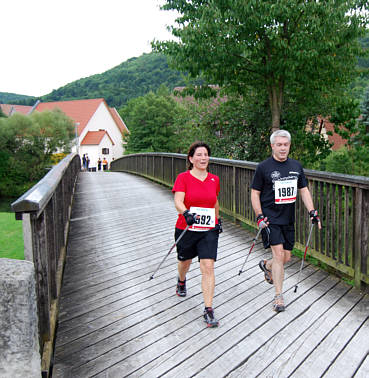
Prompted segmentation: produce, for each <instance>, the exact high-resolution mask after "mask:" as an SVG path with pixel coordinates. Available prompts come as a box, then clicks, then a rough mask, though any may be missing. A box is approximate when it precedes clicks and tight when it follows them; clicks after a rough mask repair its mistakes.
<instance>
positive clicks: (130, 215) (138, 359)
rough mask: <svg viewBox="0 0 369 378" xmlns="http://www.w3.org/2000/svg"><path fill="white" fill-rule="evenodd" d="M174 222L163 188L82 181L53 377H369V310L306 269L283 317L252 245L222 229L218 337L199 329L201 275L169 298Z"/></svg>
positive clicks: (98, 177) (340, 286) (120, 176)
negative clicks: (183, 295)
mask: <svg viewBox="0 0 369 378" xmlns="http://www.w3.org/2000/svg"><path fill="white" fill-rule="evenodd" d="M176 216H177V215H176V211H175V208H174V204H173V197H172V194H171V192H170V190H168V188H165V187H163V186H160V185H157V184H155V183H152V182H150V181H148V180H146V179H144V178H141V177H137V176H133V175H129V174H124V173H113V172H101V173H100V172H99V173H94V172H91V173H81V174H80V176H79V179H78V183H77V189H76V195H75V200H74V204H73V211H72V219H71V227H70V234H69V241H68V251H67V263H66V267H65V273H64V280H63V287H62V297H61V308H60V314H59V326H58V332H57V338H56V346H55V358H54V369H53V377H127V376H132V377H161V376H165V377H181V378H182V377H193V376H197V377H212V378H217V377H225V376H228V377H309V378H310V377H322V376H325V377H340V378H341V377H353V376H355V377H369V357H368V352H369V341H368V340H369V298H368V295H363V294H362V293H360V292H359V291H358V290H356V289H353V288H352V287H350V286H348V285H347V284H345V283H342V282H340V280H339V279H337V278H335V277H333V276H330V275H329V274H327V273H326V272H323V271H320V270H318V269H317V268H315V267H313V266H309V264H305V268H304V269H303V272H302V274H301V277H302V279H303V281H302V282H301V284H300V285H299V288H298V291H297V293H294V292H293V289H294V285H295V284H296V279H297V274H298V271H299V267H300V261H299V260H297V259H296V258H293V259H292V261H291V262H290V263H289V264H288V266H287V268H286V277H285V284H284V296H285V301H286V304H287V308H286V311H285V312H284V313H279V314H276V313H275V312H273V311H272V298H273V286H271V285H269V284H267V283H266V282H265V281H264V278H263V274H262V272H261V271H260V269H259V267H258V262H259V260H260V259H261V258H263V257H269V256H270V251H269V250H267V251H266V250H264V249H263V248H262V247H261V245H257V246H256V248H255V249H254V250H253V252H252V254H251V256H250V258H249V260H248V262H247V264H246V266H245V268H244V269H245V271H244V273H243V274H241V275H240V276H239V275H238V271H239V269H240V267H241V266H242V263H243V261H244V258H245V254H246V252H247V251H248V249H249V247H250V244H251V243H250V239H251V238H252V237H253V236H254V235H253V234H250V233H248V232H246V231H245V230H244V229H242V228H241V227H240V226H237V225H234V224H232V223H230V222H225V225H224V233H223V234H221V235H220V239H219V251H218V256H219V257H218V261H217V262H216V264H215V266H216V268H215V274H216V289H215V298H214V308H215V311H216V316H217V317H218V318H219V320H220V327H219V328H214V329H208V328H206V327H205V325H204V323H203V320H202V316H201V315H202V311H203V300H202V294H201V290H200V280H201V275H200V271H199V264H198V262H197V261H194V262H193V264H192V268H191V270H190V272H189V274H188V295H187V297H186V298H179V297H178V296H176V295H175V284H176V276H177V275H176V253H175V251H173V253H172V254H171V255H170V256H169V257H168V259H167V260H166V261H165V263H164V264H163V266H162V268H161V269H160V270H159V271H158V273H157V274H156V275H155V278H154V279H153V280H149V277H150V275H151V273H152V272H153V271H154V270H155V269H156V267H157V266H158V264H159V263H160V261H161V260H162V259H163V258H164V256H165V254H166V253H167V252H168V250H169V248H170V247H171V245H172V244H173V237H174V223H175V219H176Z"/></svg>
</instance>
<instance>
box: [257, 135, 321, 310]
mask: <svg viewBox="0 0 369 378" xmlns="http://www.w3.org/2000/svg"><path fill="white" fill-rule="evenodd" d="M270 144H271V148H272V156H271V157H270V158H268V159H266V160H264V161H262V162H261V163H260V164H259V165H258V167H257V168H256V171H255V175H254V178H253V181H252V184H251V203H252V207H253V209H254V212H255V215H256V217H257V218H256V219H257V222H258V226H259V228H261V229H262V238H263V244H264V247H265V248H269V247H271V249H272V259H271V260H261V261H260V263H259V267H260V269H261V270H262V271H263V272H264V277H265V280H266V281H267V282H268V283H270V284H273V285H274V288H275V297H274V304H273V309H274V311H276V312H280V311H284V309H285V306H284V300H283V296H282V289H283V279H284V264H286V263H287V262H288V261H289V260H290V259H291V251H292V249H293V245H294V243H295V226H294V223H295V202H296V197H297V193H298V192H299V194H300V195H301V198H302V201H303V202H304V205H305V207H306V208H307V210H308V212H309V216H310V219H311V221H312V222H313V223H317V224H318V227H319V229H320V228H321V224H320V219H319V217H318V211H317V210H315V209H314V205H313V200H312V197H311V194H310V191H309V189H308V187H307V179H306V177H305V173H304V170H303V168H302V166H301V164H300V163H299V162H298V161H296V160H293V159H290V158H289V157H288V154H289V151H290V146H291V134H290V133H289V132H288V131H286V130H277V131H275V132H274V133H273V134H272V135H271V137H270ZM267 227H268V230H269V232H267Z"/></svg>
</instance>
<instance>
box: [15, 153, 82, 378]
mask: <svg viewBox="0 0 369 378" xmlns="http://www.w3.org/2000/svg"><path fill="white" fill-rule="evenodd" d="M80 170H81V160H80V157H79V155H77V154H76V153H72V154H70V155H68V156H66V157H65V158H64V159H63V160H62V161H60V162H59V164H57V165H56V166H54V167H53V168H52V169H51V170H50V171H49V172H48V173H47V174H46V175H45V176H44V177H43V178H42V179H41V180H40V181H39V182H38V183H37V184H36V185H34V186H33V187H32V188H31V189H29V190H28V191H27V192H26V193H24V194H23V195H22V196H21V197H19V198H18V199H17V200H16V201H15V202H13V203H12V204H11V207H12V210H13V211H14V212H15V216H16V219H17V220H23V238H24V256H25V259H26V260H28V261H31V262H33V264H34V268H35V281H36V294H37V302H38V303H37V310H38V320H39V344H40V349H41V355H42V360H41V364H42V365H41V370H42V373H43V376H48V374H49V370H50V364H51V356H52V350H53V341H54V337H55V330H56V321H57V315H58V301H59V295H60V289H61V281H62V274H63V269H64V264H65V257H66V243H67V235H68V229H69V219H70V212H71V205H72V200H73V194H74V189H75V184H76V180H77V175H78V172H80Z"/></svg>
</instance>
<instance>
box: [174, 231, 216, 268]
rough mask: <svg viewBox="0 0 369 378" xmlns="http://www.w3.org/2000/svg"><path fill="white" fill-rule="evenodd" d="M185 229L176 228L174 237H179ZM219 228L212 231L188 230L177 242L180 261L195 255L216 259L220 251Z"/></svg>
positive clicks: (201, 257)
mask: <svg viewBox="0 0 369 378" xmlns="http://www.w3.org/2000/svg"><path fill="white" fill-rule="evenodd" d="M182 231H183V230H180V229H179V228H176V229H175V233H174V237H175V240H177V239H178V237H179V235H181V233H182ZM218 238H219V228H218V227H215V228H214V229H213V230H210V231H202V232H198V231H186V233H185V234H184V235H183V237H182V239H181V240H180V241H179V242H178V244H177V258H178V260H179V261H185V260H191V259H193V258H194V257H196V256H197V257H198V258H199V261H200V260H201V259H213V260H214V261H216V259H217V252H218Z"/></svg>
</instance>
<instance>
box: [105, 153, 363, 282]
mask: <svg viewBox="0 0 369 378" xmlns="http://www.w3.org/2000/svg"><path fill="white" fill-rule="evenodd" d="M256 167H257V163H255V162H249V161H241V160H230V159H221V158H211V159H210V166H209V170H210V171H211V172H212V173H214V174H216V175H218V176H219V177H220V182H221V192H220V195H219V204H220V207H221V211H222V212H223V213H224V214H227V215H228V216H231V217H232V218H233V219H234V221H242V222H244V223H246V224H248V225H250V226H252V227H256V220H255V214H254V212H253V210H252V206H251V201H250V193H251V182H252V177H253V175H254V171H255V169H256ZM110 169H111V170H112V171H122V172H130V173H134V174H138V175H141V176H144V177H146V178H149V179H151V180H154V181H156V182H159V183H161V184H164V185H166V186H168V187H171V186H172V185H173V183H174V181H175V179H176V177H177V175H178V174H179V173H180V172H183V171H184V170H186V155H184V154H174V153H149V152H147V153H138V154H131V155H126V156H123V157H122V158H119V159H117V160H115V161H113V162H112V163H111V168H110ZM305 174H306V176H307V178H308V180H309V189H310V191H311V193H312V196H313V200H314V204H315V206H316V208H318V209H319V213H320V216H321V219H322V222H323V226H324V227H323V229H322V230H321V231H320V232H317V231H315V233H314V235H313V238H312V239H313V240H312V242H311V248H310V249H309V254H310V255H312V256H313V257H314V258H316V259H318V260H319V261H320V262H321V263H324V264H327V265H329V266H330V267H331V268H333V269H334V270H335V271H336V273H337V274H339V275H341V276H345V277H347V278H349V279H352V280H353V283H354V284H355V286H356V287H359V288H362V287H363V286H367V285H369V246H368V239H369V236H368V235H369V177H365V176H353V175H347V174H339V173H333V172H323V171H315V170H309V169H306V170H305ZM296 220H297V222H296V247H298V248H300V249H302V250H304V245H305V242H306V238H307V234H308V230H309V223H310V219H309V217H308V214H307V211H306V209H305V207H304V205H303V203H302V200H301V198H299V199H298V200H297V203H296Z"/></svg>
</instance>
